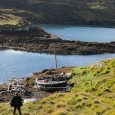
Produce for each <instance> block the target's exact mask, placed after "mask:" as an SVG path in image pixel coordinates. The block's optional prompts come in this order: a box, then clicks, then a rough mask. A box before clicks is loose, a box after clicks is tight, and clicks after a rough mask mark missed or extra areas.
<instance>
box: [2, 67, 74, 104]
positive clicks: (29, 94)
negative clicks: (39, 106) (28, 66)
mask: <svg viewBox="0 0 115 115" xmlns="http://www.w3.org/2000/svg"><path fill="white" fill-rule="evenodd" d="M73 68H74V67H62V68H58V72H59V73H61V72H67V73H68V72H71V70H72V69H73ZM54 73H56V69H45V70H42V71H41V72H36V73H33V75H31V76H28V77H26V78H22V79H20V80H19V81H20V83H21V84H24V85H25V88H26V92H25V93H21V96H22V97H23V98H37V99H38V100H39V99H41V98H44V97H46V96H48V95H51V94H52V93H55V92H44V91H38V89H35V88H34V81H35V79H36V78H41V77H43V76H48V75H51V74H54ZM9 81H10V80H9ZM13 81H14V80H13V79H11V81H10V82H11V83H12V82H13ZM10 82H9V84H10ZM8 86H9V85H8V84H7V83H4V84H2V85H1V84H0V102H9V101H10V100H11V98H12V96H13V95H14V94H15V92H12V93H10V92H8ZM2 99H3V100H2Z"/></svg>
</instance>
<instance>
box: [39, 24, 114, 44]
mask: <svg viewBox="0 0 115 115" xmlns="http://www.w3.org/2000/svg"><path fill="white" fill-rule="evenodd" d="M39 26H40V27H42V28H43V29H45V31H46V32H48V33H51V34H52V35H57V36H59V37H60V38H62V39H66V40H78V41H79V40H80V41H87V42H110V41H115V27H112V28H109V27H87V26H73V25H62V26H61V25H51V24H45V25H44V24H39Z"/></svg>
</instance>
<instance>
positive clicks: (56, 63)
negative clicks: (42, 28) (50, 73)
mask: <svg viewBox="0 0 115 115" xmlns="http://www.w3.org/2000/svg"><path fill="white" fill-rule="evenodd" d="M54 55H55V64H56V77H57V80H58V69H57V66H58V65H57V56H56V48H55V46H54Z"/></svg>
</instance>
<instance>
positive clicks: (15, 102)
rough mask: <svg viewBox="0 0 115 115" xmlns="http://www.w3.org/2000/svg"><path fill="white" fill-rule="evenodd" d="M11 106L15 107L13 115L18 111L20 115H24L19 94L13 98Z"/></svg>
mask: <svg viewBox="0 0 115 115" xmlns="http://www.w3.org/2000/svg"><path fill="white" fill-rule="evenodd" d="M10 105H11V106H12V107H14V111H13V115H16V109H18V111H19V115H22V113H21V106H22V98H21V96H19V94H18V93H16V94H15V96H14V97H13V98H12V100H11V102H10Z"/></svg>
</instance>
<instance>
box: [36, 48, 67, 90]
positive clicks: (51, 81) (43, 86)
mask: <svg viewBox="0 0 115 115" xmlns="http://www.w3.org/2000/svg"><path fill="white" fill-rule="evenodd" d="M54 49H55V48H54ZM54 54H55V64H56V73H57V74H56V75H55V76H52V77H46V78H41V79H36V80H35V85H36V88H37V89H39V90H43V91H55V90H64V89H65V88H67V79H66V78H67V77H66V76H65V75H64V76H62V75H61V76H60V75H58V69H57V58H56V53H55V50H54Z"/></svg>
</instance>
